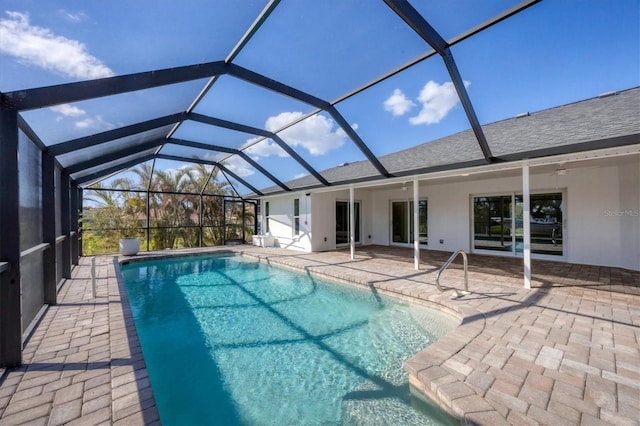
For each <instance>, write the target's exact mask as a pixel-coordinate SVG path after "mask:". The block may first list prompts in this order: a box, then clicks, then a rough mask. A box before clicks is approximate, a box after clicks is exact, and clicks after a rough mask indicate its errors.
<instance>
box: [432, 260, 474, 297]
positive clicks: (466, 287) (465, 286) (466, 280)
mask: <svg viewBox="0 0 640 426" xmlns="http://www.w3.org/2000/svg"><path fill="white" fill-rule="evenodd" d="M459 254H461V255H462V262H463V266H464V291H465V292H467V293H469V278H468V274H467V269H468V262H467V253H465V252H464V250H458V251H457V252H455V253H453V254H452V255H451V257H449V259H448V260H447V261H446V262H444V265H442V266H441V267H440V270H438V274H437V275H436V286H437V287H438V290H440V291H444V289H443V288H442V287H440V275H441V274H442V273H443V272H444V270H445V269H447V267H448V266H449V265H451V262H453V260H454V259H455V258H456V257H457V256H458V255H459Z"/></svg>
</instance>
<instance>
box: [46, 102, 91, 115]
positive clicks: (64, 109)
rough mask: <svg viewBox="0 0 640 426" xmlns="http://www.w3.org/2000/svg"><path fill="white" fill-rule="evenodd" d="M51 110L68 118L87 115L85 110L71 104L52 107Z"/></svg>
mask: <svg viewBox="0 0 640 426" xmlns="http://www.w3.org/2000/svg"><path fill="white" fill-rule="evenodd" d="M51 110H52V111H54V112H57V113H60V114H62V115H64V116H66V117H80V116H81V115H84V114H86V112H85V111H84V110H82V109H80V108H78V107H76V106H73V105H69V104H61V105H56V106H52V107H51Z"/></svg>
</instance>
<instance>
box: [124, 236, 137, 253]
mask: <svg viewBox="0 0 640 426" xmlns="http://www.w3.org/2000/svg"><path fill="white" fill-rule="evenodd" d="M139 251H140V238H122V239H121V240H120V254H121V255H123V256H133V255H136V254H138V252H139Z"/></svg>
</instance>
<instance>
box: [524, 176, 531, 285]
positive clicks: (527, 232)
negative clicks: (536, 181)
mask: <svg viewBox="0 0 640 426" xmlns="http://www.w3.org/2000/svg"><path fill="white" fill-rule="evenodd" d="M530 204H531V194H530V192H529V165H528V164H525V165H523V166H522V225H523V230H522V233H523V242H524V247H523V253H522V254H523V258H524V288H527V289H529V288H531V217H530V215H531V206H530Z"/></svg>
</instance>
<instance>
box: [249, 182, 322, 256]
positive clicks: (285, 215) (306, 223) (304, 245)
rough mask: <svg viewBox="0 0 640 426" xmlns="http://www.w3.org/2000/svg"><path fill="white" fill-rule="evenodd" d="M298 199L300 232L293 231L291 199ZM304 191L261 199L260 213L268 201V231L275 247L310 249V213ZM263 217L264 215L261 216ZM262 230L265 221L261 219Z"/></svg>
mask: <svg viewBox="0 0 640 426" xmlns="http://www.w3.org/2000/svg"><path fill="white" fill-rule="evenodd" d="M295 198H298V199H300V234H299V235H297V236H296V235H294V232H293V200H294V199H295ZM305 198H309V197H307V196H306V195H305V194H304V193H293V194H287V195H285V196H279V197H269V198H264V199H263V200H262V203H263V204H262V205H263V207H262V209H261V211H262V214H263V215H264V212H265V207H264V203H265V202H269V233H270V234H271V235H272V236H273V237H274V238H275V244H276V246H277V247H282V248H288V249H292V250H302V251H311V215H310V214H309V212H310V205H311V204H310V203H307V202H306V200H305ZM263 217H264V216H263ZM262 220H263V222H262V227H261V229H262V230H263V232H264V230H265V229H266V228H265V223H264V219H262Z"/></svg>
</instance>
